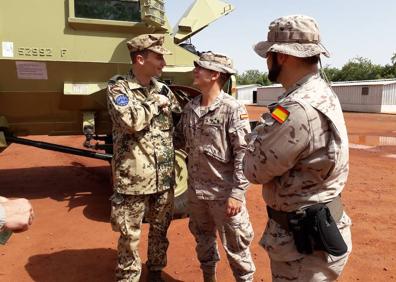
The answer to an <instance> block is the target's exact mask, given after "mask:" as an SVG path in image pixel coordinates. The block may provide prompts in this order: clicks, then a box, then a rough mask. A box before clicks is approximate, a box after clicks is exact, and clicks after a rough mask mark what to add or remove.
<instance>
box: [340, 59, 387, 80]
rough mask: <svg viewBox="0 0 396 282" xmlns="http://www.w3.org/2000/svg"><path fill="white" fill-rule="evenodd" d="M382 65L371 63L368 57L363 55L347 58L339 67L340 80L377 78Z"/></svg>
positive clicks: (379, 75) (379, 76)
mask: <svg viewBox="0 0 396 282" xmlns="http://www.w3.org/2000/svg"><path fill="white" fill-rule="evenodd" d="M381 70H382V67H381V66H380V65H375V64H373V63H372V62H371V61H370V60H369V59H367V58H363V57H356V58H353V59H352V60H349V62H348V63H346V64H345V65H344V66H343V67H342V68H341V74H340V80H343V81H351V80H368V79H379V78H382V77H381Z"/></svg>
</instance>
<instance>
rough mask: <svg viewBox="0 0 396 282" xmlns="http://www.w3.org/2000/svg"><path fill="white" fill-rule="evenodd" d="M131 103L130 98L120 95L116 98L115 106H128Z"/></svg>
mask: <svg viewBox="0 0 396 282" xmlns="http://www.w3.org/2000/svg"><path fill="white" fill-rule="evenodd" d="M128 103H129V98H128V96H127V95H118V96H117V97H116V98H115V104H116V105H117V106H126V105H128Z"/></svg>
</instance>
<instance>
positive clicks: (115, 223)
mask: <svg viewBox="0 0 396 282" xmlns="http://www.w3.org/2000/svg"><path fill="white" fill-rule="evenodd" d="M123 207H124V205H123V201H122V202H117V201H115V200H114V199H111V214H110V224H111V229H112V230H113V231H115V232H120V231H121V226H124V225H125V216H124V212H123Z"/></svg>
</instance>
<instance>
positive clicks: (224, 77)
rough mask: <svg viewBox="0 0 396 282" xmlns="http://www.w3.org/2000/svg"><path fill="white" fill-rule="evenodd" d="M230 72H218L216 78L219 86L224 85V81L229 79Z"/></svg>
mask: <svg viewBox="0 0 396 282" xmlns="http://www.w3.org/2000/svg"><path fill="white" fill-rule="evenodd" d="M230 77H231V74H229V73H224V72H220V76H219V78H218V81H219V84H220V86H221V87H224V85H225V84H226V82H227V81H228V80H229V79H230Z"/></svg>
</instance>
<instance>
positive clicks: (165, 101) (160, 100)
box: [154, 94, 170, 108]
mask: <svg viewBox="0 0 396 282" xmlns="http://www.w3.org/2000/svg"><path fill="white" fill-rule="evenodd" d="M154 99H155V101H156V102H157V104H158V106H159V107H160V108H163V107H166V106H169V105H170V101H169V98H168V97H166V96H165V95H160V94H154Z"/></svg>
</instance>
